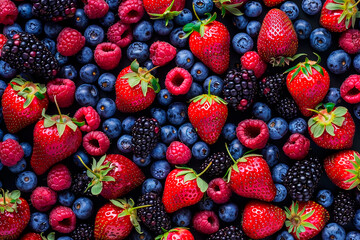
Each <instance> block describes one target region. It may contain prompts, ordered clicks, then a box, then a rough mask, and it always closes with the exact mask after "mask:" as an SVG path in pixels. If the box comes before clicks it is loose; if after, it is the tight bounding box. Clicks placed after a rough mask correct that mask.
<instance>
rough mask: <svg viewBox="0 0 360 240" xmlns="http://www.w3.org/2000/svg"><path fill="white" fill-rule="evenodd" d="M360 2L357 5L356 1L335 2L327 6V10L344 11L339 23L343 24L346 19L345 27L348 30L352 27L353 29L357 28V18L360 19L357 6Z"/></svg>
mask: <svg viewBox="0 0 360 240" xmlns="http://www.w3.org/2000/svg"><path fill="white" fill-rule="evenodd" d="M359 2H360V1H358V2H357V3H355V1H354V0H334V2H333V3H332V2H331V3H328V4H327V5H326V9H327V10H330V11H342V13H341V15H340V17H339V20H338V23H341V22H342V21H343V20H344V19H345V27H346V29H348V28H349V27H350V25H351V26H352V28H354V26H355V22H356V19H357V18H360V12H359V10H358V8H357V5H358V4H359Z"/></svg>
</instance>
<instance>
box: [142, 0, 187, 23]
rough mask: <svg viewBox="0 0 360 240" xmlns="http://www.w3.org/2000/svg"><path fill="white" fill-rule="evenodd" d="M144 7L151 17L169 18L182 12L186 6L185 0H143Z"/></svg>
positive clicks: (167, 19) (167, 20) (166, 19)
mask: <svg viewBox="0 0 360 240" xmlns="http://www.w3.org/2000/svg"><path fill="white" fill-rule="evenodd" d="M143 3H144V8H145V10H146V12H147V14H149V15H150V17H151V19H163V18H164V19H165V21H166V25H167V24H168V22H169V20H171V19H173V18H174V17H176V16H177V15H179V14H180V13H181V11H182V10H183V9H184V7H185V0H143Z"/></svg>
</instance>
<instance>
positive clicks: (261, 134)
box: [236, 119, 269, 149]
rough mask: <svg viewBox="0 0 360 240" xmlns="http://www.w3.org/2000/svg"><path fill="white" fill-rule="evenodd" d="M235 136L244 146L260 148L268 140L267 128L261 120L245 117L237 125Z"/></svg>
mask: <svg viewBox="0 0 360 240" xmlns="http://www.w3.org/2000/svg"><path fill="white" fill-rule="evenodd" d="M236 136H237V138H238V139H239V141H240V142H241V144H243V145H244V146H245V147H247V148H251V149H256V148H257V149H261V148H264V147H265V145H266V143H267V141H268V140H269V129H268V127H267V126H266V123H265V122H264V121H262V120H258V119H246V120H244V121H241V122H240V123H239V125H238V126H237V128H236Z"/></svg>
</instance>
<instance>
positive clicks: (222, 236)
mask: <svg viewBox="0 0 360 240" xmlns="http://www.w3.org/2000/svg"><path fill="white" fill-rule="evenodd" d="M243 239H245V238H244V233H243V231H241V229H240V228H238V227H235V226H229V227H224V228H222V229H220V230H219V231H217V232H216V233H214V234H212V235H211V236H210V237H209V238H208V240H243Z"/></svg>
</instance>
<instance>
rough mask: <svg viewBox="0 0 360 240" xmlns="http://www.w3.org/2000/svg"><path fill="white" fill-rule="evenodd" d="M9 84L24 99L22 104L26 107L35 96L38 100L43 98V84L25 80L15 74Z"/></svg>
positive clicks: (44, 91)
mask: <svg viewBox="0 0 360 240" xmlns="http://www.w3.org/2000/svg"><path fill="white" fill-rule="evenodd" d="M10 86H11V87H12V89H14V91H15V92H17V94H18V95H19V96H22V97H23V98H25V99H26V101H25V102H24V105H23V107H24V108H27V107H28V106H29V105H30V104H31V103H32V101H33V100H34V98H35V97H37V98H38V99H39V100H42V99H44V98H45V94H46V87H45V85H43V84H39V83H33V82H30V81H26V80H25V79H23V78H22V77H21V76H17V77H16V78H14V79H12V80H11V82H10Z"/></svg>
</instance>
